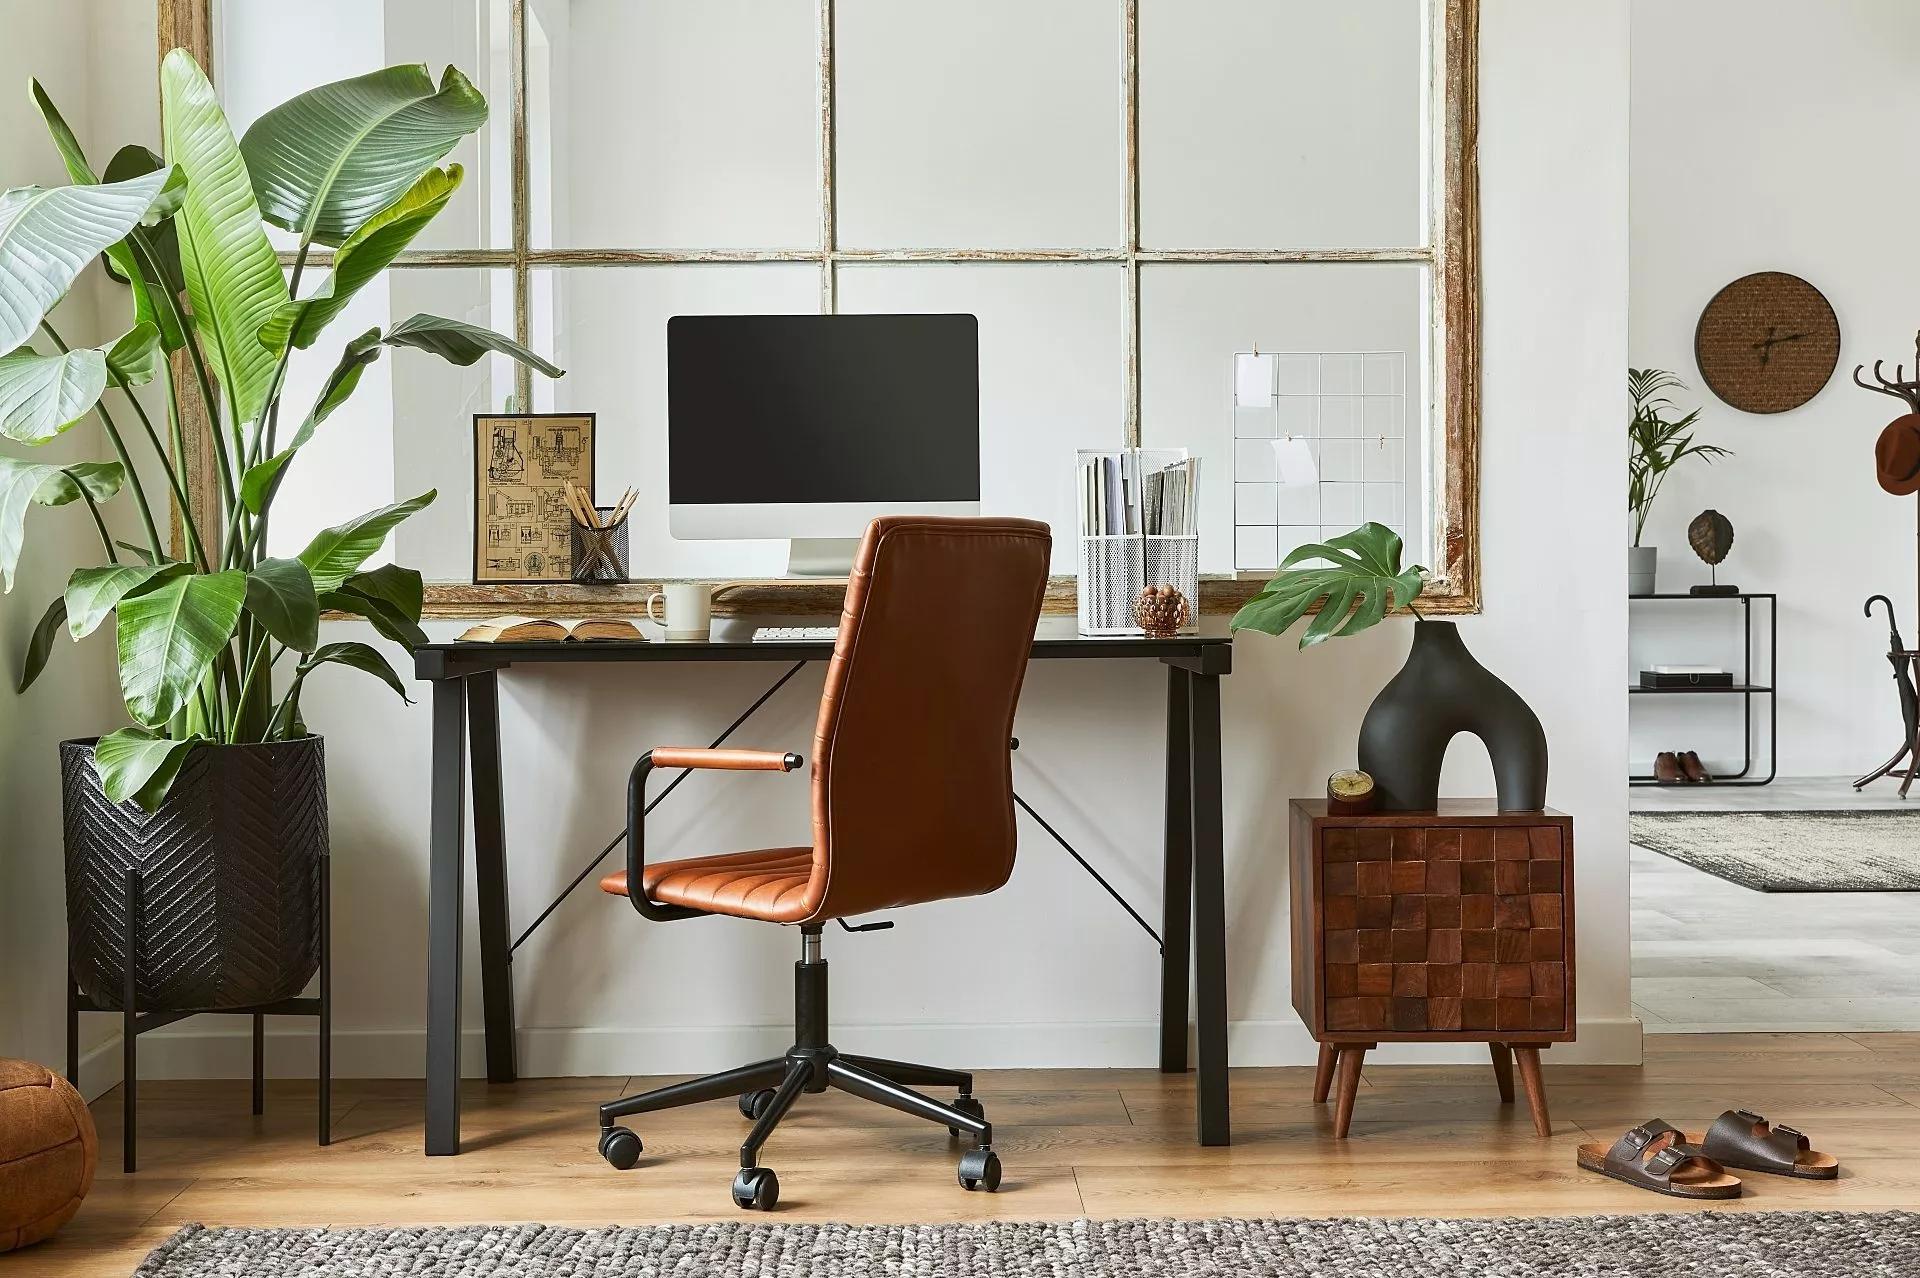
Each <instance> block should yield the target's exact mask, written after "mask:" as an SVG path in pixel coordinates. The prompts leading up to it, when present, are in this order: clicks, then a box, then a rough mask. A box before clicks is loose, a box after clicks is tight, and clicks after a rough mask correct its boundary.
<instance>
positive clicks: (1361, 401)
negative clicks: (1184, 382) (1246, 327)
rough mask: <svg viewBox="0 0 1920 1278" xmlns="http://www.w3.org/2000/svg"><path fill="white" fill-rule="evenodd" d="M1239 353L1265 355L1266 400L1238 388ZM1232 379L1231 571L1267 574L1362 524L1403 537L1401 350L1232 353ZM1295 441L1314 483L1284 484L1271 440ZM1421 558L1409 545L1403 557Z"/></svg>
mask: <svg viewBox="0 0 1920 1278" xmlns="http://www.w3.org/2000/svg"><path fill="white" fill-rule="evenodd" d="M1243 356H1267V357H1269V358H1268V360H1266V361H1262V362H1261V364H1260V365H1259V366H1260V367H1263V368H1264V367H1267V366H1270V368H1271V376H1272V381H1271V384H1270V386H1268V387H1267V394H1266V396H1265V402H1264V403H1261V402H1260V401H1259V399H1258V398H1257V397H1250V396H1249V394H1248V387H1247V386H1246V385H1245V384H1244V383H1243V382H1242V381H1241V377H1240V374H1241V371H1242V370H1241V363H1242V357H1243ZM1228 376H1229V377H1230V378H1231V379H1232V380H1233V385H1232V386H1231V387H1230V392H1231V393H1230V396H1229V400H1228V402H1229V403H1231V404H1232V405H1233V410H1232V411H1233V453H1234V456H1233V462H1234V475H1233V478H1234V484H1233V523H1234V529H1233V532H1234V544H1233V562H1234V568H1235V569H1236V571H1242V572H1262V571H1271V570H1272V569H1274V568H1276V567H1277V566H1278V565H1279V563H1280V561H1281V560H1282V559H1283V558H1285V557H1286V555H1287V552H1289V551H1291V550H1293V549H1294V548H1295V547H1297V546H1303V545H1308V544H1310V543H1313V542H1318V541H1325V540H1326V539H1327V538H1329V537H1334V536H1338V535H1339V534H1341V533H1344V532H1348V531H1351V530H1352V529H1354V528H1357V527H1359V526H1360V525H1361V524H1364V523H1369V522H1371V523H1379V524H1384V525H1386V526H1387V527H1388V528H1391V529H1392V530H1393V531H1394V533H1395V534H1396V535H1398V536H1399V537H1400V538H1401V539H1402V540H1405V538H1406V535H1407V529H1408V528H1409V527H1415V526H1417V525H1418V524H1419V522H1420V518H1421V503H1422V495H1421V493H1420V491H1419V489H1418V487H1417V486H1416V485H1413V484H1411V483H1410V482H1409V476H1410V475H1414V474H1417V473H1418V468H1419V465H1420V459H1419V457H1418V456H1417V455H1416V454H1417V452H1418V445H1417V442H1415V441H1411V440H1409V438H1408V436H1407V356H1406V352H1404V351H1236V352H1235V353H1234V356H1233V360H1232V362H1231V363H1230V364H1229V366H1228ZM1283 440H1297V441H1301V442H1303V443H1304V444H1305V445H1306V449H1307V452H1308V454H1309V455H1310V456H1311V457H1312V459H1313V467H1314V479H1313V481H1312V482H1309V483H1304V484H1301V483H1291V484H1290V483H1285V482H1282V480H1283V479H1284V478H1285V476H1283V474H1282V473H1281V467H1280V461H1279V454H1278V453H1277V452H1276V449H1275V443H1276V441H1283ZM1421 552H1422V548H1421V547H1418V546H1414V547H1409V554H1411V555H1415V556H1417V555H1418V554H1420V553H1421Z"/></svg>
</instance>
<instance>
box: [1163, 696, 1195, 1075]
mask: <svg viewBox="0 0 1920 1278" xmlns="http://www.w3.org/2000/svg"><path fill="white" fill-rule="evenodd" d="M1191 679H1192V676H1191V675H1189V674H1188V673H1187V672H1186V671H1185V670H1182V669H1181V668H1180V667H1179V666H1168V667H1167V816H1166V853H1165V855H1166V864H1165V867H1164V869H1163V870H1162V872H1161V875H1160V894H1161V907H1160V936H1161V942H1160V1070H1161V1072H1162V1073H1165V1074H1184V1073H1186V1070H1187V971H1188V966H1187V962H1188V955H1189V953H1190V952H1191V950H1192V948H1193V803H1192V798H1191V796H1192V785H1193V760H1192V750H1191V747H1190V740H1191V737H1190V734H1189V732H1188V722H1187V716H1188V710H1187V696H1188V686H1189V683H1190V681H1191Z"/></svg>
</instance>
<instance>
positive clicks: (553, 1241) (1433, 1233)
mask: <svg viewBox="0 0 1920 1278" xmlns="http://www.w3.org/2000/svg"><path fill="white" fill-rule="evenodd" d="M1916 1257H1920V1215H1915V1214H1914V1213H1911V1212H1871V1213H1868V1212H1860V1213H1848V1212H1765V1211H1758V1212H1692V1213H1686V1214H1660V1213H1656V1214H1652V1215H1646V1216H1585V1217H1543V1218H1537V1219H1512V1218H1509V1219H1500V1220H1424V1219H1404V1220H1380V1219H1343V1220H1067V1221H1058V1222H1053V1223H1027V1224H1016V1223H1003V1224H983V1225H779V1224H741V1223H734V1222H726V1223H722V1224H705V1225H667V1226H660V1227H655V1228H645V1229H557V1228H551V1227H548V1226H545V1225H487V1226H472V1227H467V1228H459V1229H207V1228H204V1227H203V1226H200V1225H189V1226H187V1227H186V1228H185V1229H182V1230H181V1231H180V1232H179V1233H177V1234H175V1235H174V1236H173V1237H172V1238H170V1239H168V1240H167V1241H166V1242H165V1243H163V1244H162V1245H161V1246H160V1247H158V1248H156V1249H155V1250H154V1252H153V1254H152V1255H150V1256H148V1257H147V1259H146V1261H145V1262H144V1263H142V1264H141V1266H140V1268H139V1269H138V1270H137V1271H135V1274H134V1278H322V1276H323V1275H324V1276H325V1278H400V1275H405V1276H406V1278H480V1276H481V1275H485V1276H486V1278H616V1276H617V1278H656V1276H658V1278H665V1276H666V1275H672V1276H673V1278H696V1276H698V1278H705V1276H707V1275H713V1276H714V1278H725V1276H731V1275H742V1276H745V1275H752V1278H882V1276H885V1278H963V1276H966V1278H972V1276H974V1275H991V1276H992V1278H1041V1276H1042V1275H1044V1276H1045V1278H1134V1276H1135V1275H1139V1276H1141V1278H1153V1276H1157V1275H1174V1276H1177V1278H1227V1276H1228V1275H1233V1276H1234V1278H1281V1276H1285V1278H1293V1276H1294V1275H1309V1274H1311V1275H1332V1276H1335V1278H1347V1276H1348V1275H1352V1276H1353V1278H1361V1276H1363V1275H1364V1276H1365V1278H1402V1276H1403V1275H1404V1276H1405V1278H1413V1276H1414V1275H1419V1278H1436V1276H1444V1275H1453V1274H1475V1275H1481V1274H1485V1275H1496V1276H1498V1278H1530V1276H1531V1275H1536V1274H1537V1275H1548V1274H1552V1275H1556V1276H1563V1275H1590V1276H1591V1278H1614V1276H1615V1275H1618V1276H1619V1278H1648V1276H1649V1275H1661V1276H1662V1278H1666V1276H1667V1275H1672V1276H1673V1278H1706V1276H1707V1275H1714V1276H1716V1278H1717V1276H1719V1275H1736V1274H1737V1275H1745V1276H1748V1278H1772V1276H1773V1275H1788V1274H1792V1275H1806V1274H1818V1275H1820V1276H1821V1278H1863V1276H1865V1275H1875V1276H1879V1275H1889V1276H1891V1275H1895V1274H1901V1275H1911V1274H1913V1273H1914V1271H1915V1266H1916V1265H1920V1260H1916Z"/></svg>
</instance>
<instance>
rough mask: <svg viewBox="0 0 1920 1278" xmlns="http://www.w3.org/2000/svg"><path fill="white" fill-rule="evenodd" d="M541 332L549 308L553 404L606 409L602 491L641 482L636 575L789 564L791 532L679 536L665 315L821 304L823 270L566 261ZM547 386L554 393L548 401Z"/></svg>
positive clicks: (541, 286)
mask: <svg viewBox="0 0 1920 1278" xmlns="http://www.w3.org/2000/svg"><path fill="white" fill-rule="evenodd" d="M534 282H535V297H536V299H539V298H541V297H542V296H544V297H546V298H547V299H548V300H547V301H546V302H545V303H544V304H537V305H536V309H535V317H534V332H535V338H536V341H538V340H540V336H539V335H540V332H541V329H542V326H543V324H544V323H546V322H548V321H547V319H545V318H543V316H546V317H550V318H551V322H552V323H553V325H554V332H555V333H556V335H557V340H556V341H555V343H554V346H553V350H554V360H555V362H556V363H558V364H560V365H561V367H563V368H565V369H566V370H567V375H566V377H565V378H563V379H562V380H560V381H558V382H553V383H549V384H547V385H546V386H545V387H542V386H541V384H540V382H539V381H538V380H536V383H535V405H536V407H538V408H540V409H541V411H543V412H568V413H572V412H579V413H593V414H595V415H596V422H595V426H596V431H595V459H594V476H595V483H596V485H597V487H598V489H599V492H598V493H597V494H596V496H598V497H608V496H610V495H611V496H618V495H619V494H620V492H621V491H622V490H623V489H624V488H626V487H628V486H629V485H631V486H632V487H634V488H636V489H638V490H639V493H640V497H639V500H638V501H637V502H635V503H634V507H633V513H632V515H631V516H629V520H628V527H629V533H628V539H629V540H628V562H629V565H630V569H631V575H632V576H634V577H636V578H656V579H657V578H660V577H770V576H779V575H781V574H782V573H784V572H785V571H786V565H787V544H786V543H785V542H784V541H675V540H674V539H673V538H672V537H671V536H669V535H668V533H667V451H666V448H667V445H666V439H667V420H666V419H667V320H668V319H670V318H671V317H673V316H675V315H703V314H705V315H712V314H719V315H790V314H807V313H810V312H813V311H816V310H817V309H818V308H819V304H820V271H819V268H818V267H814V266H803V265H791V264H785V263H776V264H771V265H737V264H735V265H726V266H635V267H602V268H584V267H579V268H574V267H569V268H562V269H556V270H540V271H536V272H535V273H534ZM543 393H544V394H545V395H547V396H548V398H546V399H543V398H542V395H543Z"/></svg>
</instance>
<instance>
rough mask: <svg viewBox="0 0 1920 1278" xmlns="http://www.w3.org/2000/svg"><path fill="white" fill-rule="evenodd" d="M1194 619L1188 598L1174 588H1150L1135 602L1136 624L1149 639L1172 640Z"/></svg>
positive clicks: (1134, 618) (1134, 615) (1134, 614)
mask: <svg viewBox="0 0 1920 1278" xmlns="http://www.w3.org/2000/svg"><path fill="white" fill-rule="evenodd" d="M1192 618H1193V612H1192V610H1191V609H1189V608H1188V607H1187V597H1186V596H1185V595H1183V594H1181V593H1180V592H1179V591H1178V590H1175V589H1174V588H1173V587H1172V586H1148V587H1147V588H1146V589H1145V590H1142V591H1141V592H1140V594H1139V596H1138V597H1136V598H1135V599H1134V601H1133V620H1134V624H1135V625H1137V626H1139V627H1140V629H1142V630H1144V631H1145V632H1146V634H1147V637H1148V638H1149V639H1171V638H1173V637H1174V636H1175V635H1177V634H1179V633H1180V629H1181V627H1183V626H1185V625H1186V624H1187V622H1188V621H1190V620H1192Z"/></svg>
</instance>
